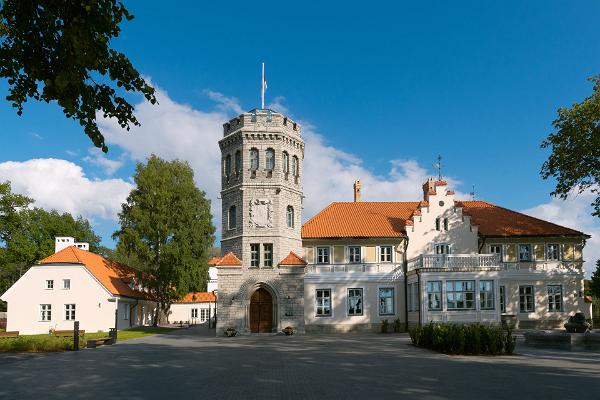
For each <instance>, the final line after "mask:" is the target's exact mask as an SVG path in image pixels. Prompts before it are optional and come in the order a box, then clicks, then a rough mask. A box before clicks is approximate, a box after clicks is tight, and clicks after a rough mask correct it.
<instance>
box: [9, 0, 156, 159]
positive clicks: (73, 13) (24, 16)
mask: <svg viewBox="0 0 600 400" xmlns="http://www.w3.org/2000/svg"><path fill="white" fill-rule="evenodd" d="M123 19H126V20H128V21H129V20H132V19H133V15H131V14H130V13H129V12H128V11H127V9H125V6H124V5H123V3H121V2H120V1H117V0H78V1H64V0H28V1H20V0H4V1H0V78H6V79H7V80H8V85H9V89H8V96H7V97H6V99H7V100H8V101H9V102H11V103H12V106H13V107H14V108H16V109H17V114H18V115H21V114H22V113H23V104H24V103H25V102H27V100H28V99H29V98H32V99H35V100H38V101H45V102H46V103H49V102H51V101H56V102H57V103H58V105H59V106H60V107H61V108H62V110H63V112H64V114H65V116H66V117H67V118H72V119H74V120H76V121H78V122H79V124H80V125H81V126H82V127H83V129H84V131H85V133H86V134H87V136H88V137H89V138H90V139H91V140H92V142H93V143H94V145H95V146H96V147H99V148H101V149H102V151H104V152H107V151H108V148H107V147H106V145H105V143H104V137H103V136H102V134H101V133H100V130H99V129H98V125H97V123H96V115H97V113H99V112H101V113H102V115H103V116H104V117H108V118H116V119H117V121H118V123H119V125H120V126H121V127H122V128H125V129H127V130H129V129H130V127H131V125H139V122H138V120H137V119H136V117H135V115H134V113H133V106H131V104H129V103H128V102H127V100H125V98H124V97H123V94H122V93H117V89H119V90H124V91H128V92H140V93H142V94H143V95H144V97H145V98H146V99H147V100H148V101H150V102H152V104H154V103H156V98H155V96H154V89H153V88H152V87H151V86H149V85H148V84H147V83H146V81H145V80H144V79H143V78H142V77H141V76H140V74H139V72H138V71H137V70H136V69H135V68H134V67H133V65H132V64H131V62H130V61H129V59H128V58H127V57H126V56H125V55H124V54H123V53H120V52H118V51H116V50H114V49H113V48H111V47H110V43H111V40H112V39H114V38H116V37H118V36H119V34H120V32H121V28H120V27H119V25H120V23H121V22H122V21H123ZM115 84H116V88H115Z"/></svg>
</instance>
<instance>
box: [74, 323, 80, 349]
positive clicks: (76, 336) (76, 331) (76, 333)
mask: <svg viewBox="0 0 600 400" xmlns="http://www.w3.org/2000/svg"><path fill="white" fill-rule="evenodd" d="M73 350H75V351H79V321H75V322H74V323H73Z"/></svg>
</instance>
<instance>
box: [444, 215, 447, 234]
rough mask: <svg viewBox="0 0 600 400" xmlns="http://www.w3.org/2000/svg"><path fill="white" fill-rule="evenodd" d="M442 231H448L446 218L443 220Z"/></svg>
mask: <svg viewBox="0 0 600 400" xmlns="http://www.w3.org/2000/svg"><path fill="white" fill-rule="evenodd" d="M444 230H445V231H447V230H448V218H444Z"/></svg>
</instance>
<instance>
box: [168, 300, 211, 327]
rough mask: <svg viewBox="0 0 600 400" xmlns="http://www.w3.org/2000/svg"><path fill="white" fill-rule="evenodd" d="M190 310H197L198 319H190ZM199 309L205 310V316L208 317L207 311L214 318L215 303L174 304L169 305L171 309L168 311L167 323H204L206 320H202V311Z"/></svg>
mask: <svg viewBox="0 0 600 400" xmlns="http://www.w3.org/2000/svg"><path fill="white" fill-rule="evenodd" d="M192 309H198V318H195V319H194V318H192ZM201 309H204V310H207V311H205V315H206V316H208V313H209V311H208V310H209V309H210V315H211V316H213V317H214V315H215V303H214V302H212V303H175V304H172V305H171V309H170V310H169V322H170V323H173V322H175V321H177V322H179V321H185V322H187V321H189V322H191V323H198V324H201V323H204V322H206V320H203V319H202V311H200V310H201Z"/></svg>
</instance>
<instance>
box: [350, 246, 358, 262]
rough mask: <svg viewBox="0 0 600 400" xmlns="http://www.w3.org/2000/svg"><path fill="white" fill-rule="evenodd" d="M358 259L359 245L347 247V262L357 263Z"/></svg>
mask: <svg viewBox="0 0 600 400" xmlns="http://www.w3.org/2000/svg"><path fill="white" fill-rule="evenodd" d="M360 261H361V258H360V246H350V247H348V262H351V263H359V262H360Z"/></svg>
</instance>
